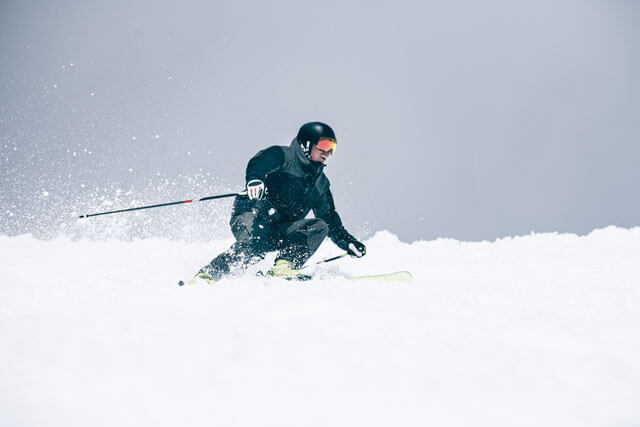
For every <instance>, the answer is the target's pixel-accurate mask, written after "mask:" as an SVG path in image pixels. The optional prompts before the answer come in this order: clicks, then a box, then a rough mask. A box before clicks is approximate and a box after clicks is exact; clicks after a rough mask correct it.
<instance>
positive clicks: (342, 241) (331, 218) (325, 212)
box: [313, 189, 367, 258]
mask: <svg viewBox="0 0 640 427" xmlns="http://www.w3.org/2000/svg"><path fill="white" fill-rule="evenodd" d="M313 213H314V215H315V216H316V218H320V219H322V220H323V221H324V222H326V223H327V225H328V226H329V238H330V239H331V240H332V241H333V243H335V244H336V246H338V247H339V248H340V249H342V250H345V251H347V253H348V254H349V255H353V256H357V257H358V258H360V257H362V256H364V254H365V253H366V252H367V248H366V247H365V246H364V245H363V244H362V243H360V242H359V241H358V240H357V239H356V238H355V237H353V236H352V235H351V234H349V232H348V231H347V230H345V228H344V226H343V225H342V220H341V219H340V215H338V212H336V206H335V204H334V202H333V195H332V194H331V191H330V190H329V189H327V191H325V192H324V194H323V195H322V196H321V200H320V204H319V206H318V207H317V208H315V209H314V210H313Z"/></svg>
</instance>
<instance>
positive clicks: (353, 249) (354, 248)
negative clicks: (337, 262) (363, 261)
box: [347, 239, 367, 258]
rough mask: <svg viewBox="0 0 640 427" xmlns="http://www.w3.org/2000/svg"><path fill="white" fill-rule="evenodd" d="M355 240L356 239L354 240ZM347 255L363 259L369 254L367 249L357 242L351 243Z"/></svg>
mask: <svg viewBox="0 0 640 427" xmlns="http://www.w3.org/2000/svg"><path fill="white" fill-rule="evenodd" d="M354 240H355V239H354ZM347 253H348V254H349V255H351V256H354V257H357V258H362V257H363V256H364V255H365V254H366V253H367V247H366V246H365V245H363V244H362V243H360V242H358V241H357V240H355V241H353V242H351V243H349V247H348V249H347Z"/></svg>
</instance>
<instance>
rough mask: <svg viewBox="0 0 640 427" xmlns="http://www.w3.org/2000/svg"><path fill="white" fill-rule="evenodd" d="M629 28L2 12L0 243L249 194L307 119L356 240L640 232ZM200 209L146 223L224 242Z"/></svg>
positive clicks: (610, 18) (11, 6)
mask: <svg viewBox="0 0 640 427" xmlns="http://www.w3.org/2000/svg"><path fill="white" fill-rule="evenodd" d="M638 23H640V3H639V2H636V1H633V0H629V1H620V0H609V1H604V0H603V1H587V0H584V1H572V0H568V1H530V2H514V1H507V0H504V1H501V0H489V1H484V2H476V1H460V2H442V1H434V2H431V1H411V2H408V1H394V2H370V1H361V2H349V1H323V2H301V1H293V0H291V1H277V2H269V1H238V0H233V1H201V2H197V1H191V2H173V1H171V2H170V1H156V0H154V1H137V2H130V1H124V0H115V1H108V2H104V1H42V2H37V1H13V0H2V1H0V62H1V64H2V67H1V69H0V73H1V74H0V138H1V140H0V154H1V157H0V162H2V168H1V174H2V175H1V176H0V179H1V181H0V182H1V185H2V194H1V196H0V202H1V203H2V211H1V212H0V215H1V216H0V233H2V234H17V233H25V232H31V233H34V234H36V235H42V236H45V237H46V236H47V233H48V232H50V231H51V230H57V229H58V228H59V226H60V224H61V223H65V221H66V222H67V223H68V221H69V218H70V217H72V216H73V213H77V212H76V211H77V210H82V209H87V210H89V211H90V210H92V209H98V208H102V207H104V202H105V200H108V201H111V202H114V203H115V205H117V206H115V205H114V208H119V207H129V206H130V203H133V202H139V203H158V202H165V201H173V200H172V199H171V198H172V197H177V198H178V199H177V200H180V199H182V198H192V197H199V196H208V195H211V194H215V193H216V192H219V191H227V190H239V189H241V188H242V186H243V185H244V181H243V180H244V169H245V166H246V163H247V161H248V159H249V158H250V157H251V156H252V155H253V154H255V153H256V152H257V151H259V150H260V149H262V148H264V147H267V146H270V145H288V144H289V142H290V140H291V139H292V138H293V136H294V135H295V134H296V132H297V129H298V127H299V126H300V125H301V124H302V123H304V122H307V121H316V120H317V121H325V122H327V123H329V124H330V125H331V126H332V127H333V128H334V130H335V131H336V134H337V137H338V140H339V146H338V150H337V152H336V155H335V156H334V157H333V158H332V159H331V160H330V163H329V166H328V167H327V169H326V173H327V175H328V177H329V179H330V180H331V183H332V190H333V193H334V196H335V199H336V204H337V207H338V211H339V212H340V213H341V216H342V217H343V221H344V223H345V225H346V226H347V228H348V229H349V230H350V231H352V232H354V234H356V235H359V236H361V237H366V236H368V235H370V234H371V233H372V232H375V231H376V230H380V229H388V230H390V231H392V232H394V233H396V234H398V235H399V236H400V237H401V238H402V239H403V240H409V241H411V240H416V239H432V238H436V237H453V238H458V239H464V240H481V239H489V240H492V239H495V238H497V237H502V236H507V235H517V234H526V233H529V232H531V231H536V232H545V231H560V232H575V233H580V234H584V233H588V232H589V231H591V230H592V229H593V228H597V227H603V226H607V225H610V224H613V225H618V226H625V227H628V226H635V225H640V219H639V218H640V200H639V198H638V196H637V194H638V191H637V185H638V182H640V168H638V167H637V162H638V159H640V147H639V145H640V144H639V142H640V141H639V138H638V135H639V134H640V102H638V99H640V83H639V79H638V76H639V75H640V25H638ZM118 190H120V192H118ZM101 203H102V205H101ZM208 203H212V205H210V206H211V207H210V208H208V209H204V210H203V208H198V209H197V210H195V211H194V210H192V211H190V212H191V213H190V214H184V215H183V216H180V217H178V219H176V218H175V215H176V212H177V211H176V209H182V208H183V207H180V208H166V209H167V210H166V211H162V212H157V211H156V212H154V213H153V215H154V218H157V216H158V215H160V216H162V215H167V216H171V217H172V221H178V222H192V223H193V222H194V221H195V222H196V223H197V224H202V223H215V224H217V225H216V227H218V225H220V224H222V227H223V228H224V233H227V234H226V235H230V234H229V232H228V230H227V228H228V227H227V226H226V221H227V220H228V215H229V209H230V204H229V203H228V202H208ZM216 203H217V204H216ZM225 203H226V204H225ZM213 204H216V205H215V207H214V205H213ZM169 210H171V212H169ZM186 212H187V211H185V210H181V211H180V213H186ZM194 212H195V213H196V214H197V217H198V218H199V219H198V220H196V219H194V218H196V216H194V215H192V214H193V213H194ZM80 213H86V212H80ZM150 215H151V213H150ZM203 215H205V216H206V215H209V216H210V217H211V220H210V221H209V222H207V221H208V220H207V219H206V218H205V219H203V218H201V217H202V216H203ZM135 218H144V217H139V216H136V217H135ZM100 221H112V220H111V219H100ZM103 224H107V225H108V226H109V227H111V228H113V227H114V224H115V223H108V222H106V223H103ZM198 227H200V225H199V226H198ZM216 229H217V228H216ZM203 233H213V234H215V232H214V231H212V230H211V229H207V228H206V227H204V229H203ZM212 237H217V236H212Z"/></svg>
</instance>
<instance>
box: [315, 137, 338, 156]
mask: <svg viewBox="0 0 640 427" xmlns="http://www.w3.org/2000/svg"><path fill="white" fill-rule="evenodd" d="M337 145H338V142H337V141H336V140H335V139H333V138H320V139H319V140H318V143H317V144H316V147H318V150H322V151H331V152H332V153H335V152H336V146H337Z"/></svg>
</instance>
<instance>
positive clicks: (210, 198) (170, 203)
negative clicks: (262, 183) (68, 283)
mask: <svg viewBox="0 0 640 427" xmlns="http://www.w3.org/2000/svg"><path fill="white" fill-rule="evenodd" d="M245 194H247V192H246V190H245V191H241V192H239V193H229V194H219V195H217V196H208V197H203V198H201V199H197V200H181V201H179V202H169V203H160V204H157V205H149V206H140V207H137V208H129V209H119V210H117V211H108V212H99V213H93V214H84V215H80V216H79V218H89V217H90V216H98V215H109V214H114V213H120V212H130V211H138V210H141V209H151V208H160V207H162V206H172V205H182V204H185V203H192V202H204V201H205V200H214V199H223V198H225V197H234V196H242V195H245Z"/></svg>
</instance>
